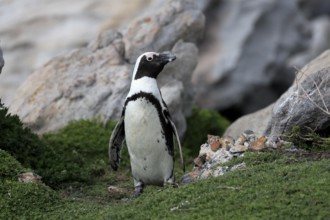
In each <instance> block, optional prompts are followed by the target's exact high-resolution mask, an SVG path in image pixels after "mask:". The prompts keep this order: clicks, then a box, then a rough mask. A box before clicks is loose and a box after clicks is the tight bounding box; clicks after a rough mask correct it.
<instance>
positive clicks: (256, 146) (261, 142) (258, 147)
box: [249, 136, 267, 151]
mask: <svg viewBox="0 0 330 220" xmlns="http://www.w3.org/2000/svg"><path fill="white" fill-rule="evenodd" d="M266 141H267V138H266V137H265V136H262V137H260V138H258V139H257V141H255V142H254V143H253V144H252V145H251V146H250V147H249V149H250V150H252V151H262V150H263V149H264V148H265V143H266Z"/></svg>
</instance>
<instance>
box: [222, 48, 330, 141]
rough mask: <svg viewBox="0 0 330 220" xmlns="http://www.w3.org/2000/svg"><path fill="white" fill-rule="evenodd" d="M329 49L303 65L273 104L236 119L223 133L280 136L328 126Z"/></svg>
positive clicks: (329, 120)
mask: <svg viewBox="0 0 330 220" xmlns="http://www.w3.org/2000/svg"><path fill="white" fill-rule="evenodd" d="M329 94H330V50H327V51H325V52H324V53H323V54H321V55H320V56H318V57H317V58H316V59H314V60H313V61H311V62H310V63H309V64H307V65H306V66H305V67H304V68H302V69H301V70H300V71H299V73H298V74H297V76H296V80H295V82H294V83H293V85H292V86H291V87H290V88H289V89H288V90H287V91H286V92H285V93H284V94H283V95H282V96H281V97H280V98H279V99H278V100H277V101H276V102H275V103H274V104H272V105H270V106H268V107H266V108H264V109H262V110H260V111H258V112H256V113H253V114H249V115H246V116H243V117H242V118H240V119H238V120H236V121H235V122H234V123H233V124H232V125H231V126H230V127H229V128H228V129H227V131H226V132H225V134H226V135H231V136H233V137H237V136H238V135H239V134H240V132H242V131H244V130H249V129H253V130H254V129H256V131H258V133H261V134H264V135H270V136H281V135H282V134H287V133H289V132H290V131H291V129H292V127H293V126H299V127H300V128H301V130H302V132H309V131H310V129H312V130H315V131H324V130H328V131H329V127H330V111H329V109H330V96H329Z"/></svg>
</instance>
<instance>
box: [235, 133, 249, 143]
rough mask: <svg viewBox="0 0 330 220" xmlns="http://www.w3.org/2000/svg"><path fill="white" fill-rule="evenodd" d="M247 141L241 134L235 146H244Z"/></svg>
mask: <svg viewBox="0 0 330 220" xmlns="http://www.w3.org/2000/svg"><path fill="white" fill-rule="evenodd" d="M246 140H247V138H246V137H245V136H244V135H243V134H241V135H240V136H239V137H238V138H237V140H236V141H235V145H244V142H245V141H246Z"/></svg>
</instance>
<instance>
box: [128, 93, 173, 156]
mask: <svg viewBox="0 0 330 220" xmlns="http://www.w3.org/2000/svg"><path fill="white" fill-rule="evenodd" d="M139 98H144V99H146V100H147V101H149V102H150V104H152V105H153V106H154V107H155V108H156V110H157V113H158V117H159V120H160V123H161V126H162V131H161V133H162V137H163V138H165V143H166V146H167V150H168V153H169V154H170V155H171V156H173V155H174V144H173V134H174V131H173V128H172V125H171V122H170V114H169V112H168V110H167V108H165V109H164V110H163V108H162V106H161V104H160V102H159V100H158V99H157V98H156V97H155V96H154V95H153V94H151V93H146V92H139V93H136V94H134V95H132V96H130V97H128V98H127V99H126V101H125V104H124V109H123V113H124V114H125V110H126V106H127V104H128V103H129V102H131V101H136V100H137V99H139ZM163 103H164V102H163ZM165 107H166V105H165ZM150 120H152V119H150Z"/></svg>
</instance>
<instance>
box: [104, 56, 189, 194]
mask: <svg viewBox="0 0 330 220" xmlns="http://www.w3.org/2000/svg"><path fill="white" fill-rule="evenodd" d="M175 59H176V57H175V55H174V54H172V53H170V52H163V53H155V52H147V53H143V54H142V55H140V56H139V57H138V58H137V60H136V63H135V67H134V72H133V77H132V82H131V87H130V90H129V93H128V95H127V97H126V100H125V103H124V106H123V110H122V114H121V118H120V119H119V121H118V123H117V125H116V127H115V128H114V130H113V132H112V134H111V137H110V143H109V158H110V165H111V167H112V168H113V169H114V170H117V169H118V166H119V160H120V151H121V148H122V144H123V141H124V140H126V145H127V148H128V153H129V156H130V161H131V170H132V176H133V179H134V187H135V190H134V194H133V197H137V196H139V195H140V194H141V193H142V192H143V187H144V186H145V185H164V183H165V184H167V183H168V184H174V158H173V157H174V142H175V141H176V142H177V145H178V146H179V150H180V158H181V165H182V168H183V169H184V163H183V157H182V152H181V145H180V140H179V136H178V133H177V130H176V127H175V125H174V123H173V122H172V120H171V116H170V114H169V111H168V108H167V106H166V104H165V102H164V100H163V98H162V95H161V92H160V90H159V88H158V84H157V81H156V78H157V76H158V74H159V73H160V72H161V71H162V70H163V68H164V66H165V65H166V64H167V63H169V62H172V61H174V60H175Z"/></svg>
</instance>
